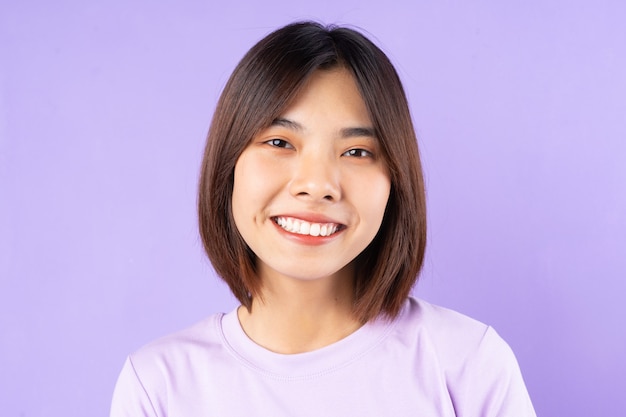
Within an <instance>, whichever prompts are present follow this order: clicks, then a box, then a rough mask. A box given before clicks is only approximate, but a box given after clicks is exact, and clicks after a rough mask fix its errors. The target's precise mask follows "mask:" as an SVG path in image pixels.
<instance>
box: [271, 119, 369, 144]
mask: <svg viewBox="0 0 626 417" xmlns="http://www.w3.org/2000/svg"><path fill="white" fill-rule="evenodd" d="M271 125H272V126H281V127H284V128H287V129H291V130H295V131H297V132H302V131H303V130H304V127H303V126H302V125H301V124H300V123H298V122H295V121H293V120H289V119H285V118H283V117H279V118H276V119H274V120H273V121H272V124H271ZM340 136H341V137H342V138H344V139H347V138H354V137H369V138H372V139H376V138H377V136H376V133H375V132H374V129H373V128H371V127H346V128H343V129H341V130H340Z"/></svg>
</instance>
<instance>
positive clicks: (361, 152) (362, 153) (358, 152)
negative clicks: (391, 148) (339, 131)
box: [343, 148, 374, 158]
mask: <svg viewBox="0 0 626 417" xmlns="http://www.w3.org/2000/svg"><path fill="white" fill-rule="evenodd" d="M343 156H353V157H355V158H373V157H374V154H372V153H371V152H370V151H368V150H366V149H360V148H357V149H350V150H349V151H346V152H344V153H343Z"/></svg>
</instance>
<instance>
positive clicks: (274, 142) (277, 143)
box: [265, 138, 293, 149]
mask: <svg viewBox="0 0 626 417" xmlns="http://www.w3.org/2000/svg"><path fill="white" fill-rule="evenodd" d="M265 143H267V144H268V145H270V146H274V147H276V148H285V149H293V146H292V145H291V144H290V143H289V142H287V141H286V140H284V139H276V138H275V139H270V140H267V141H265Z"/></svg>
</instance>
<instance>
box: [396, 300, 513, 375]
mask: <svg viewBox="0 0 626 417" xmlns="http://www.w3.org/2000/svg"><path fill="white" fill-rule="evenodd" d="M405 320H406V322H405V325H406V326H409V327H413V328H414V329H415V331H419V332H420V333H422V334H423V335H424V336H426V337H428V338H429V339H430V342H431V343H432V344H433V347H434V349H435V351H436V352H437V354H438V356H439V358H440V360H441V362H442V365H446V367H447V368H455V367H458V366H463V363H464V362H465V361H467V360H468V359H470V358H471V357H472V355H474V354H476V352H477V351H479V350H480V351H485V352H490V353H494V354H495V353H499V354H502V355H505V356H507V355H509V354H510V348H509V346H508V344H507V343H506V342H505V341H504V340H503V339H502V338H501V337H500V336H499V335H498V334H497V332H496V331H495V330H494V329H493V328H492V327H491V326H489V325H487V324H484V323H482V322H480V321H478V320H475V319H473V318H471V317H468V316H466V315H464V314H461V313H459V312H456V311H454V310H450V309H448V308H445V307H440V306H437V305H434V304H430V303H428V302H426V301H424V300H420V299H417V298H409V301H408V307H407V311H406V318H405Z"/></svg>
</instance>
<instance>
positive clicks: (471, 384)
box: [451, 327, 536, 417]
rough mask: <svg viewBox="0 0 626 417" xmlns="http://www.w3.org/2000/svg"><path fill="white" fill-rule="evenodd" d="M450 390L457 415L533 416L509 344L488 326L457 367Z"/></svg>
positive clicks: (531, 406) (491, 416) (534, 416)
mask: <svg viewBox="0 0 626 417" xmlns="http://www.w3.org/2000/svg"><path fill="white" fill-rule="evenodd" d="M458 371H459V374H458V375H456V378H455V379H456V381H455V382H454V384H453V385H454V387H451V388H453V390H454V392H453V393H452V399H453V403H454V406H455V410H456V414H457V416H459V417H536V414H535V411H534V409H533V405H532V403H531V400H530V397H529V395H528V391H527V390H526V386H525V384H524V380H523V378H522V373H521V371H520V368H519V365H518V363H517V360H516V358H515V355H514V354H513V351H512V350H511V348H510V347H509V345H508V344H507V343H506V342H505V341H504V340H503V339H502V338H501V337H500V336H499V335H498V334H497V333H496V331H495V330H493V328H491V327H488V328H487V330H486V332H485V334H484V336H483V338H482V340H481V341H480V343H479V345H478V346H477V348H476V350H474V351H473V353H472V354H470V355H469V356H468V358H467V360H466V361H465V362H464V364H463V366H462V367H461V368H460V369H459V370H458Z"/></svg>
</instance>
